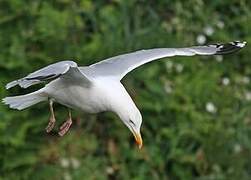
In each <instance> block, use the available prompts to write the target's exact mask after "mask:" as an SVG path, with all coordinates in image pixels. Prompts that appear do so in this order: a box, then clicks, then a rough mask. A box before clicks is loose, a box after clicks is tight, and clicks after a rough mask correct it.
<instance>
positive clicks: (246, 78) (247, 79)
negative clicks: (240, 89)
mask: <svg viewBox="0 0 251 180" xmlns="http://www.w3.org/2000/svg"><path fill="white" fill-rule="evenodd" d="M242 82H243V84H249V83H250V78H249V77H247V76H244V77H243V78H242Z"/></svg>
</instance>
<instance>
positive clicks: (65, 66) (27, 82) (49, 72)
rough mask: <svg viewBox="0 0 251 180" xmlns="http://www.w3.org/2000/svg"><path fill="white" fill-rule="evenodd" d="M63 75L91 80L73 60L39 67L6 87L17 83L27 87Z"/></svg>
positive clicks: (85, 80) (86, 80) (75, 78)
mask: <svg viewBox="0 0 251 180" xmlns="http://www.w3.org/2000/svg"><path fill="white" fill-rule="evenodd" d="M61 76H62V77H65V78H68V79H69V78H72V79H74V80H80V81H83V82H88V81H89V80H88V78H87V77H86V76H85V74H84V73H83V72H81V71H80V70H79V68H78V65H77V63H75V62H73V61H61V62H57V63H55V64H51V65H49V66H46V67H44V68H42V69H39V70H37V71H35V72H33V73H31V74H29V75H28V76H26V77H24V78H21V79H18V80H15V81H12V82H10V83H8V84H7V85H6V89H9V88H12V87H14V86H16V85H19V86H20V87H22V88H27V87H29V86H32V85H34V84H38V83H41V82H45V81H50V80H53V79H56V78H58V77H61Z"/></svg>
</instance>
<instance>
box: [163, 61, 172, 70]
mask: <svg viewBox="0 0 251 180" xmlns="http://www.w3.org/2000/svg"><path fill="white" fill-rule="evenodd" d="M165 65H166V68H167V70H170V69H172V67H173V62H172V61H166V64H165Z"/></svg>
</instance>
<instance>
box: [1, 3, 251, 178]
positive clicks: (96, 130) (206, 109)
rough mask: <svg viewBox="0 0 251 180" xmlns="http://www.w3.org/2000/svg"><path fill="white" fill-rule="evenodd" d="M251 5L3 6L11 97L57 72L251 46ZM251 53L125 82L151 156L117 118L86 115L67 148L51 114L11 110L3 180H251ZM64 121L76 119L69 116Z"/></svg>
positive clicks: (5, 78) (4, 69)
mask: <svg viewBox="0 0 251 180" xmlns="http://www.w3.org/2000/svg"><path fill="white" fill-rule="evenodd" d="M250 20H251V3H250V1H249V0H228V1H226V0H225V1H223V0H222V1H217V0H212V1H206V0H190V1H181V0H175V1H173V0H172V1H171V0H129V1H123V0H110V1H101V0H97V1H91V0H79V1H70V0H55V1H41V0H25V1H19V0H2V1H0V85H1V87H2V88H1V89H0V92H1V98H3V97H5V96H7V95H16V94H25V93H28V92H31V91H33V90H35V89H37V88H39V87H40V86H36V87H31V88H29V89H20V88H14V89H11V90H10V91H9V92H7V91H6V90H5V89H4V86H5V84H6V83H7V82H9V81H11V80H14V79H17V78H20V77H22V76H24V75H26V74H27V73H29V72H32V71H34V70H36V69H38V68H40V67H43V66H45V65H48V64H50V63H53V62H56V61H59V60H64V59H73V60H75V61H77V62H78V63H79V64H81V65H88V64H91V63H94V62H97V61H99V60H102V59H104V58H107V57H110V56H114V55H118V54H122V53H125V52H130V51H134V50H138V49H144V48H145V49H146V48H153V47H182V46H189V45H194V44H198V41H200V40H201V38H202V40H203V38H205V43H212V42H228V41H232V40H246V41H247V42H251V33H250V32H251V23H250ZM250 56H251V50H250V48H249V47H248V46H247V47H246V48H245V49H243V50H242V51H240V52H239V53H236V54H233V55H227V56H224V57H221V56H217V57H213V56H211V57H182V58H181V57H179V58H178V57H174V58H171V59H164V60H161V61H158V62H157V61H156V62H153V63H151V64H147V65H145V66H143V67H140V68H138V69H137V70H135V71H134V72H133V73H131V74H129V75H128V76H127V77H126V78H125V79H124V80H123V83H124V84H125V86H126V87H127V89H128V91H129V93H130V94H131V95H132V97H133V99H134V100H135V102H136V104H137V105H138V107H139V109H140V110H141V112H142V115H143V125H142V135H143V139H144V147H143V149H142V150H140V151H139V150H138V149H137V147H136V146H135V144H134V142H133V137H132V135H131V134H130V132H129V131H128V129H127V128H125V126H124V125H123V124H122V123H121V122H120V120H119V119H118V117H116V116H115V115H113V114H112V113H103V114H99V115H96V116H95V115H89V114H83V112H75V113H74V120H75V121H74V125H73V127H72V129H71V131H70V133H68V134H67V135H66V136H65V137H63V138H60V137H58V136H57V134H56V131H54V132H53V133H52V134H46V133H45V131H44V128H45V127H46V125H47V121H48V118H49V114H48V113H49V111H48V104H46V103H41V104H39V105H36V106H34V107H32V108H29V109H27V110H24V111H21V112H17V111H14V110H11V109H9V108H8V107H6V106H4V105H0V117H1V119H0V152H1V154H0V177H1V178H0V179H135V180H139V179H198V180H209V179H210V180H211V179H213V180H216V179H217V180H218V179H219V180H229V179H233V180H234V179H250V177H251V168H250V167H251V163H250V158H251V111H250V108H251V86H250V75H251V63H250ZM55 109H56V117H57V119H58V120H59V121H60V123H62V122H63V120H64V119H65V118H66V115H67V114H66V109H65V108H64V107H62V106H61V105H57V106H56V107H55Z"/></svg>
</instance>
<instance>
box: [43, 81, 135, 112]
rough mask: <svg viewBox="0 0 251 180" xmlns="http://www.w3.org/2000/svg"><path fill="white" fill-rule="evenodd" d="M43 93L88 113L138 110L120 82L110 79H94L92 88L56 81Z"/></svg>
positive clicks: (44, 89)
mask: <svg viewBox="0 0 251 180" xmlns="http://www.w3.org/2000/svg"><path fill="white" fill-rule="evenodd" d="M42 92H43V93H44V95H45V96H46V97H49V98H52V99H53V100H55V101H56V102H58V103H60V104H63V105H65V106H67V107H69V108H73V109H78V110H82V111H85V112H88V113H99V112H103V111H115V110H116V111H129V110H130V109H132V108H136V106H135V104H134V102H133V101H132V99H131V97H130V96H129V94H128V93H127V91H126V89H125V88H124V86H123V85H122V84H121V83H120V81H115V80H112V79H109V78H97V79H93V80H92V85H90V86H75V85H74V84H73V83H72V82H71V81H66V80H64V79H56V80H54V81H52V82H50V83H49V84H47V85H46V86H45V87H44V88H43V89H42Z"/></svg>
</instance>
